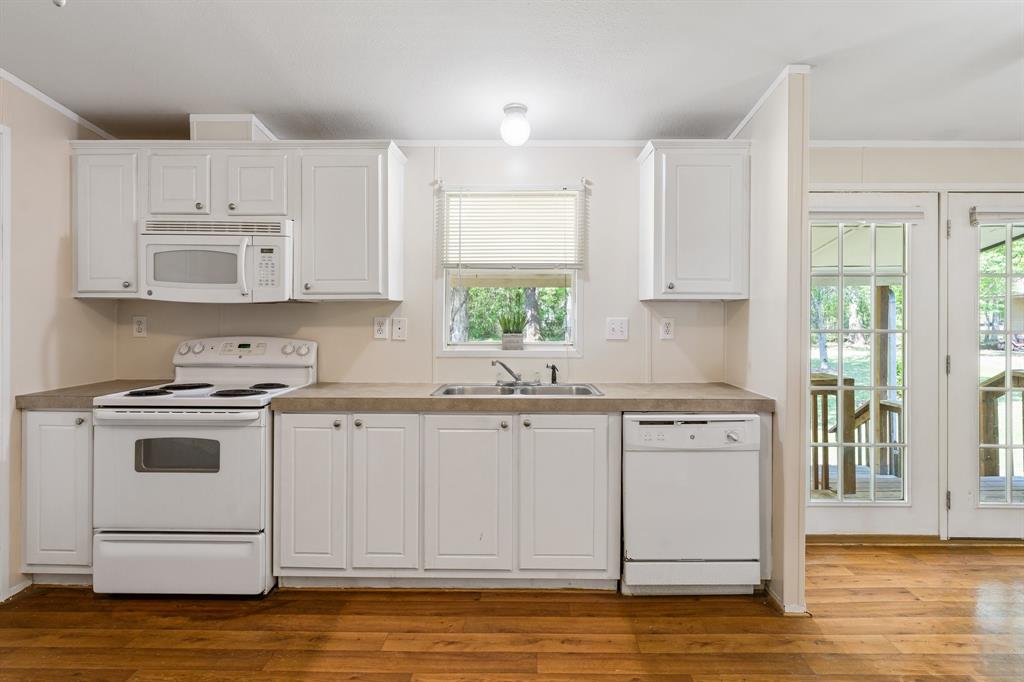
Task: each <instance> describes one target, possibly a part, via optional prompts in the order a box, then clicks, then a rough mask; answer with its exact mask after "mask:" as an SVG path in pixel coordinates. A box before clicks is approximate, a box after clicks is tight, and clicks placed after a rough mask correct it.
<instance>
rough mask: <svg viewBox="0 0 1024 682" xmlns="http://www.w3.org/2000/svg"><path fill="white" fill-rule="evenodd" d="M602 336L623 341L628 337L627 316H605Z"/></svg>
mask: <svg viewBox="0 0 1024 682" xmlns="http://www.w3.org/2000/svg"><path fill="white" fill-rule="evenodd" d="M604 324H605V333H604V338H605V339H607V340H609V341H625V340H626V339H628V338H629V318H628V317H606V318H605V323H604Z"/></svg>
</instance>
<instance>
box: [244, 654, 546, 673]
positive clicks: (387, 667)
mask: <svg viewBox="0 0 1024 682" xmlns="http://www.w3.org/2000/svg"><path fill="white" fill-rule="evenodd" d="M263 669H264V670H266V671H289V672H346V673H360V672H408V673H413V672H435V673H437V672H460V673H489V672H503V673H504V672H511V673H516V672H519V673H535V672H537V657H536V655H534V654H521V653H512V654H510V653H466V652H452V653H418V652H404V651H387V652H378V653H372V654H371V653H362V652H359V653H348V652H345V653H341V652H334V651H324V652H319V651H317V652H311V651H288V652H276V653H274V654H272V655H271V658H270V660H269V661H268V662H267V664H266V665H265V666H264V668H263Z"/></svg>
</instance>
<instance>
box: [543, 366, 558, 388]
mask: <svg viewBox="0 0 1024 682" xmlns="http://www.w3.org/2000/svg"><path fill="white" fill-rule="evenodd" d="M544 367H545V369H550V370H551V385H552V386H554V385H555V384H557V383H558V367H556V366H555V363H553V362H552V363H551V364H550V365H544Z"/></svg>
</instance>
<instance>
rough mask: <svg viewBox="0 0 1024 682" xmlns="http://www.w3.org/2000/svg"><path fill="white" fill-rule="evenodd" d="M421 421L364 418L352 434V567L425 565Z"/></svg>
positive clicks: (406, 416)
mask: <svg viewBox="0 0 1024 682" xmlns="http://www.w3.org/2000/svg"><path fill="white" fill-rule="evenodd" d="M419 423H420V418H419V415H415V414H373V415H367V416H363V415H358V416H356V417H355V418H354V421H353V424H354V427H353V429H352V566H353V568H415V567H416V566H417V565H418V564H419V499H420V498H419V487H420V476H419V465H420V448H419V442H420V429H419Z"/></svg>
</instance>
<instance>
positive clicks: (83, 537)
mask: <svg viewBox="0 0 1024 682" xmlns="http://www.w3.org/2000/svg"><path fill="white" fill-rule="evenodd" d="M25 415H26V416H25V422H24V423H25V563H27V564H56V565H67V566H88V565H89V564H90V563H91V562H92V418H91V415H90V414H89V413H88V412H26V413H25ZM79 420H81V423H79Z"/></svg>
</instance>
